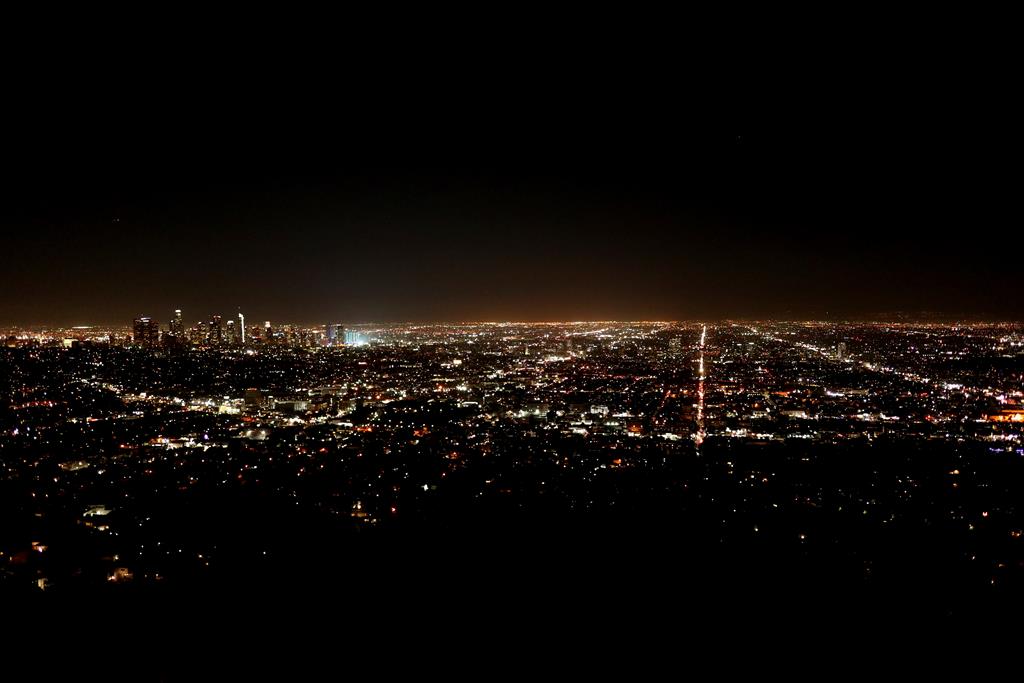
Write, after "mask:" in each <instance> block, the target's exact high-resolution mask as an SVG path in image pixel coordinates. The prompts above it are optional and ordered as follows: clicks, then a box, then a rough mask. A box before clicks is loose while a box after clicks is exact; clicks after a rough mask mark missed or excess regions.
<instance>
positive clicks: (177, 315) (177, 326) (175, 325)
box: [170, 308, 185, 339]
mask: <svg viewBox="0 0 1024 683" xmlns="http://www.w3.org/2000/svg"><path fill="white" fill-rule="evenodd" d="M170 331H171V334H173V335H174V336H175V337H177V338H178V339H184V338H185V322H184V321H183V320H182V319H181V309H180V308H176V309H174V317H173V318H171V325H170Z"/></svg>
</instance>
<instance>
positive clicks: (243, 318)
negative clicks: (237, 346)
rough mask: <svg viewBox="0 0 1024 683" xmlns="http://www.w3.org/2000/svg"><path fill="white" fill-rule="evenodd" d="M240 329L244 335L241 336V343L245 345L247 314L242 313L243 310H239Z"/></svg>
mask: <svg viewBox="0 0 1024 683" xmlns="http://www.w3.org/2000/svg"><path fill="white" fill-rule="evenodd" d="M238 331H239V332H240V333H241V335H242V336H241V340H240V342H239V343H241V344H242V345H243V346H244V345H245V316H244V315H242V312H241V311H239V312H238Z"/></svg>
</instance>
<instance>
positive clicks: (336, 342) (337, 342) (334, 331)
mask: <svg viewBox="0 0 1024 683" xmlns="http://www.w3.org/2000/svg"><path fill="white" fill-rule="evenodd" d="M344 344H345V326H344V325H342V324H341V323H329V324H328V325H327V345H328V346H344Z"/></svg>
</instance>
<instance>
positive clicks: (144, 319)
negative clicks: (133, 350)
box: [132, 315, 160, 348]
mask: <svg viewBox="0 0 1024 683" xmlns="http://www.w3.org/2000/svg"><path fill="white" fill-rule="evenodd" d="M132 332H133V339H134V340H135V343H136V344H138V345H139V346H145V347H146V348H154V347H155V346H156V345H157V343H158V342H159V341H160V324H159V323H158V322H157V321H155V320H153V319H152V318H150V317H149V316H146V315H144V316H139V317H138V318H136V319H135V323H134V324H133V325H132Z"/></svg>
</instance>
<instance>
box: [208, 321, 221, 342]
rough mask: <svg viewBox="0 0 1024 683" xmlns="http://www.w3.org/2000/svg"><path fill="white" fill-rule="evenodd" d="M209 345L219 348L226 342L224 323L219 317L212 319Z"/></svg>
mask: <svg viewBox="0 0 1024 683" xmlns="http://www.w3.org/2000/svg"><path fill="white" fill-rule="evenodd" d="M207 341H209V343H211V344H213V345H215V346H219V345H220V344H221V342H223V341H224V323H223V322H222V321H221V317H220V316H219V315H215V316H213V318H211V319H210V331H209V338H208V340H207Z"/></svg>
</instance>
